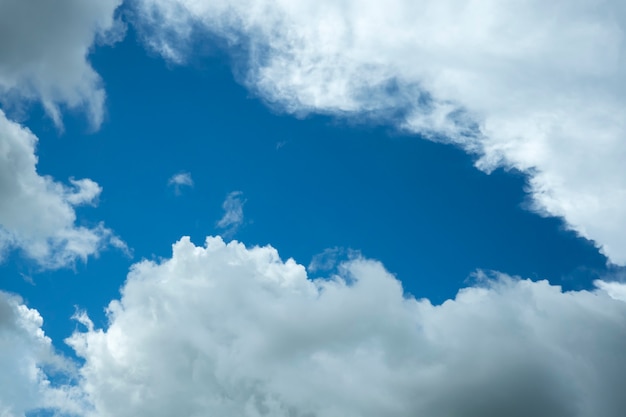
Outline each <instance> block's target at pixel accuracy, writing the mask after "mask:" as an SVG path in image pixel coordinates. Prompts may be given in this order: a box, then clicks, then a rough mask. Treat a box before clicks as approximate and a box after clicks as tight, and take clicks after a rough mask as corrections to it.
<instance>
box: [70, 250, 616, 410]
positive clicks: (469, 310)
mask: <svg viewBox="0 0 626 417" xmlns="http://www.w3.org/2000/svg"><path fill="white" fill-rule="evenodd" d="M340 271H341V272H340V276H334V277H331V278H330V279H324V280H321V279H320V280H315V281H311V280H309V279H307V276H306V271H305V268H304V267H303V266H301V265H298V264H297V263H295V262H294V261H293V260H291V259H290V260H288V261H286V262H283V261H281V260H280V258H279V256H278V254H277V252H276V251H275V250H274V249H273V248H271V247H254V248H250V249H247V248H245V247H244V246H243V245H242V244H240V243H237V242H231V243H229V244H225V243H224V242H223V241H222V240H221V239H220V238H208V239H207V242H206V246H205V247H197V246H195V245H194V244H192V243H191V242H190V240H189V239H188V238H183V239H182V240H180V241H179V242H177V243H176V244H175V245H174V247H173V255H172V258H171V259H166V260H163V261H161V262H160V263H155V262H152V261H143V262H140V263H138V264H136V265H134V267H133V268H132V269H131V272H130V273H129V275H128V278H127V281H126V283H125V285H124V287H123V288H122V297H121V299H120V300H119V301H118V300H116V301H113V302H111V303H110V305H109V307H108V315H109V325H108V327H107V328H106V329H95V328H94V327H93V324H92V323H91V322H90V321H89V319H88V318H87V317H86V316H82V317H81V321H82V322H83V323H84V324H86V325H87V330H86V331H84V332H76V333H75V334H74V335H72V337H71V338H69V339H68V341H67V342H68V343H69V344H70V345H71V346H72V347H73V348H74V349H75V350H76V352H77V353H78V355H80V356H81V357H83V358H84V360H85V364H84V366H83V367H82V369H81V374H82V378H81V382H80V386H81V388H82V390H83V391H84V393H85V395H87V396H88V398H89V401H90V402H91V403H92V406H93V410H91V411H88V412H87V414H86V415H88V416H98V417H108V416H116V417H125V416H132V417H142V416H151V417H159V416H172V415H185V416H201V415H229V416H250V417H252V416H254V417H258V416H273V417H276V416H290V417H294V416H316V417H339V416H341V417H345V416H353V417H367V416H372V417H379V416H390V417H393V416H407V415H424V416H432V417H446V416H457V417H459V416H460V417H474V416H476V417H478V416H481V417H484V416H501V415H507V416H528V415H537V416H554V417H560V416H563V417H565V416H567V417H591V416H594V417H618V416H622V415H623V410H624V408H625V407H626V399H625V398H624V396H623V393H622V387H623V386H624V384H626V359H625V358H624V354H623V347H624V345H625V343H626V328H625V327H624V323H625V320H626V303H624V302H623V301H619V300H616V299H614V298H612V297H611V296H610V295H609V294H608V293H607V292H605V291H603V290H595V291H591V292H588V291H579V292H566V293H564V292H562V291H561V289H560V288H559V287H557V286H552V285H550V284H549V283H547V282H546V281H541V282H531V281H527V280H519V279H514V278H510V277H507V276H498V277H495V278H494V279H483V278H484V277H481V276H479V277H478V278H479V279H478V280H477V281H478V284H477V285H475V286H473V287H470V288H466V289H463V290H461V291H460V292H459V293H458V295H457V296H456V298H455V299H453V300H449V301H446V302H445V303H443V304H442V305H438V306H433V305H431V304H430V303H429V302H428V300H416V299H414V298H411V297H406V296H405V295H404V294H403V289H402V286H401V284H400V282H399V281H398V280H397V279H395V277H394V276H392V275H391V274H389V273H388V272H387V271H385V269H384V268H383V266H382V265H381V264H379V263H378V262H374V261H369V260H364V259H360V258H358V259H353V260H351V261H349V262H347V263H345V264H344V265H343V266H342V267H341V268H340ZM612 285H613V286H614V287H615V288H620V286H621V284H612ZM622 287H623V286H622ZM615 288H614V289H615ZM620 291H623V290H620Z"/></svg>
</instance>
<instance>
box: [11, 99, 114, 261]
mask: <svg viewBox="0 0 626 417" xmlns="http://www.w3.org/2000/svg"><path fill="white" fill-rule="evenodd" d="M36 144H37V138H36V137H35V135H33V134H32V133H31V132H30V131H29V130H28V129H26V128H24V127H22V126H20V125H19V124H17V123H14V122H12V121H10V120H8V119H7V118H6V117H5V115H4V113H3V112H2V110H0V260H1V259H2V257H3V255H6V253H7V251H9V250H11V249H14V248H17V249H20V250H21V252H22V253H23V254H24V255H25V256H26V257H27V258H30V259H32V260H34V261H35V262H37V263H38V264H39V265H40V266H41V267H44V268H59V267H63V266H67V265H71V264H72V263H74V262H75V261H76V260H77V259H81V260H86V259H87V257H88V256H90V255H95V254H97V253H98V252H99V251H100V250H101V249H102V248H103V247H104V246H105V245H107V244H109V243H113V244H114V246H116V247H117V246H122V247H124V245H123V243H122V242H121V241H120V240H119V238H116V237H115V236H114V235H113V233H112V232H111V230H109V229H107V228H106V227H104V226H103V225H102V224H99V225H97V226H94V227H91V228H89V227H85V226H80V225H77V224H76V212H75V207H76V206H80V205H85V204H90V205H94V204H95V203H96V200H97V198H98V196H99V195H100V192H101V191H102V189H101V187H100V186H99V185H98V184H97V183H95V182H94V181H92V180H90V179H81V180H75V179H70V185H69V186H68V185H64V184H62V183H59V182H56V181H54V180H53V179H52V178H51V177H48V176H41V175H39V174H38V173H37V167H36V166H37V156H36V155H35V146H36Z"/></svg>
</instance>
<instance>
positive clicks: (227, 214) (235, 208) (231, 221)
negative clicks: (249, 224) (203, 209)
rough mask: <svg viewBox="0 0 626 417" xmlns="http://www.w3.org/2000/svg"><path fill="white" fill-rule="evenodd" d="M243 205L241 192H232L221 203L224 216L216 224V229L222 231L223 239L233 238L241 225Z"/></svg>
mask: <svg viewBox="0 0 626 417" xmlns="http://www.w3.org/2000/svg"><path fill="white" fill-rule="evenodd" d="M245 203H246V201H245V200H244V199H243V193H242V192H241V191H233V192H231V193H230V194H228V195H227V196H226V200H224V202H223V203H222V208H223V209H224V216H222V218H221V219H220V220H219V221H218V222H217V227H219V228H220V229H223V230H224V231H223V232H222V235H223V236H224V237H225V238H231V237H232V236H234V235H235V233H237V230H239V227H241V225H242V224H243V220H244V217H243V206H244V204H245Z"/></svg>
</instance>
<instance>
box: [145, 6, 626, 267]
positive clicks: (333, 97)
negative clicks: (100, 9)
mask: <svg viewBox="0 0 626 417" xmlns="http://www.w3.org/2000/svg"><path fill="white" fill-rule="evenodd" d="M137 5H138V7H137V8H138V15H139V16H140V18H139V21H140V22H142V23H141V24H140V25H143V26H144V28H148V27H149V30H144V33H145V36H146V39H147V42H148V44H149V45H150V46H151V47H152V48H154V49H155V50H157V51H159V52H161V53H162V54H163V55H164V56H166V57H168V58H169V59H171V60H174V61H176V62H184V59H185V53H186V52H187V51H189V50H190V48H189V45H190V44H191V42H193V41H194V36H195V35H197V34H204V33H206V32H209V33H210V34H212V35H216V36H218V37H220V38H221V39H223V42H224V44H225V45H227V46H228V47H230V48H231V49H232V50H236V51H237V53H236V54H235V56H236V59H235V61H238V62H239V64H240V67H238V68H237V73H238V74H242V75H241V78H242V80H243V82H244V83H245V84H247V85H248V86H249V87H250V88H251V89H252V90H254V91H255V92H257V93H258V94H259V95H260V96H261V97H263V98H264V99H265V100H267V102H268V103H270V104H271V105H272V106H275V107H278V108H282V109H283V110H285V111H287V112H293V113H298V114H306V113H308V112H321V113H329V114H337V115H345V116H353V117H363V116H366V117H372V118H374V119H376V120H383V121H385V122H391V123H394V124H395V125H396V126H398V127H399V128H400V129H403V130H406V131H409V132H415V133H419V134H421V135H423V136H425V137H427V138H430V139H431V140H437V141H443V142H451V143H455V144H457V145H459V146H461V147H463V148H465V149H466V150H468V151H469V152H471V153H473V154H475V155H477V156H478V161H477V166H478V167H479V168H480V169H483V170H485V171H490V170H493V169H495V168H498V167H505V168H516V169H519V170H521V171H524V172H526V173H527V174H528V175H529V183H528V191H529V192H530V195H531V196H532V201H533V204H534V206H533V208H534V210H536V211H537V212H539V213H542V214H546V215H555V216H562V217H563V218H564V219H565V221H566V222H567V224H568V225H569V227H571V228H573V229H574V230H577V231H578V232H579V233H580V234H581V235H582V236H584V237H587V238H589V239H593V240H595V241H596V242H597V243H598V245H599V246H600V247H601V249H602V250H603V252H604V253H605V254H607V255H608V256H609V257H610V259H611V260H612V261H614V262H617V263H624V262H626V235H625V234H624V233H622V232H621V231H622V230H625V229H626V206H625V205H624V201H626V176H624V175H622V173H623V167H622V161H623V160H624V158H625V157H626V122H625V121H624V120H625V119H624V117H623V116H624V114H625V113H626V91H625V87H624V83H623V82H622V81H623V79H624V76H626V61H625V60H624V58H623V57H624V56H626V50H625V48H626V42H624V31H625V28H626V8H625V7H624V5H623V2H620V1H617V0H609V1H603V2H597V1H592V0H580V1H569V0H558V1H555V2H550V4H546V3H545V2H541V1H537V0H523V1H517V2H514V3H511V2H498V1H492V0H480V1H471V2H470V1H466V0H443V1H441V0H438V1H432V0H421V1H410V0H391V1H387V2H384V3H383V2H379V1H361V0H358V1H357V0H347V1H341V2H336V1H326V0H322V1H320V0H304V1H298V2H293V1H286V0H262V1H255V2H250V1H246V0H235V1H228V2H224V1H213V2H198V1H193V0H139V1H138V2H137ZM241 51H245V52H244V53H243V54H242V53H241ZM242 55H245V57H244V58H243V59H242Z"/></svg>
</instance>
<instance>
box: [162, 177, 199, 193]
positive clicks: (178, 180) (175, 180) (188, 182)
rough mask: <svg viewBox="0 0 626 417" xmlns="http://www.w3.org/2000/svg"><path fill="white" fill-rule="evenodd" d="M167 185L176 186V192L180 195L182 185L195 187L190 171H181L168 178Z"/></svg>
mask: <svg viewBox="0 0 626 417" xmlns="http://www.w3.org/2000/svg"><path fill="white" fill-rule="evenodd" d="M167 185H169V186H170V187H174V192H175V193H176V194H177V195H178V194H180V189H181V188H182V187H193V180H192V179H191V174H190V173H189V172H179V173H178V174H175V175H172V176H171V177H170V179H169V180H167Z"/></svg>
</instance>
